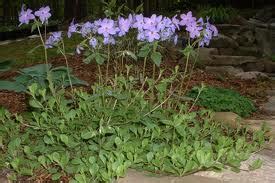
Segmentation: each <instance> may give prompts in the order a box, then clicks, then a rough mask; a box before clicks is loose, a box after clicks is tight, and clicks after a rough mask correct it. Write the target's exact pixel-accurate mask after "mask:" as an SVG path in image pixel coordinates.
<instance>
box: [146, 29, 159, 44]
mask: <svg viewBox="0 0 275 183" xmlns="http://www.w3.org/2000/svg"><path fill="white" fill-rule="evenodd" d="M145 36H146V39H147V41H148V42H150V43H152V42H154V41H155V40H159V39H160V35H159V33H158V31H157V30H147V31H146V32H145Z"/></svg>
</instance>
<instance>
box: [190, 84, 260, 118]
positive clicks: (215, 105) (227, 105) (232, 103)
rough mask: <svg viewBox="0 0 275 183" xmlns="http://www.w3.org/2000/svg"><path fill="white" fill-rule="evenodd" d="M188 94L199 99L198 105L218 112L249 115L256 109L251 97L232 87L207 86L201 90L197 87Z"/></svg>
mask: <svg viewBox="0 0 275 183" xmlns="http://www.w3.org/2000/svg"><path fill="white" fill-rule="evenodd" d="M188 96H189V97H192V98H194V99H197V104H198V105H200V106H203V107H206V108H208V109H212V110H214V111H217V112H228V111H230V112H235V113H236V114H239V115H240V116H242V117H247V116H249V115H250V114H251V113H252V112H254V111H255V106H254V104H253V102H252V101H251V100H250V99H248V98H246V97H244V96H242V95H240V94H239V93H238V92H236V91H234V90H230V89H224V88H215V87H205V88H204V89H203V90H202V91H201V92H200V89H199V88H198V87H195V88H193V89H192V90H191V91H190V92H189V93H188Z"/></svg>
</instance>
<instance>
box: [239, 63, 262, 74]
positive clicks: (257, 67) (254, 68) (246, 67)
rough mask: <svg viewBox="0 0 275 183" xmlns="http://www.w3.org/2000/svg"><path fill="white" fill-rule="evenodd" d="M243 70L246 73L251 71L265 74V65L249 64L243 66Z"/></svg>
mask: <svg viewBox="0 0 275 183" xmlns="http://www.w3.org/2000/svg"><path fill="white" fill-rule="evenodd" d="M241 68H242V69H243V70H244V71H245V72H250V71H258V72H264V70H265V64H264V62H249V63H245V64H242V65H241Z"/></svg>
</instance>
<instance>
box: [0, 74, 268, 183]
mask: <svg viewBox="0 0 275 183" xmlns="http://www.w3.org/2000/svg"><path fill="white" fill-rule="evenodd" d="M137 81H138V80H135V79H134V78H133V77H129V78H128V79H127V78H125V77H122V76H121V77H116V78H115V79H114V80H113V83H114V85H112V86H103V85H97V84H95V85H94V86H93V87H92V88H93V92H92V93H86V92H83V91H77V92H76V93H75V95H74V97H73V99H74V100H71V99H68V98H66V97H65V93H64V92H65V91H64V90H59V91H56V92H55V94H54V95H52V93H47V92H46V90H45V89H38V86H37V85H36V84H34V85H32V86H30V87H29V93H30V95H31V100H30V106H31V107H32V110H31V111H30V114H29V115H24V116H21V115H15V116H14V115H12V114H10V113H9V112H8V111H6V110H1V111H0V123H1V125H2V128H1V129H0V137H1V147H2V150H1V156H0V157H1V158H0V162H1V164H0V165H1V167H2V168H9V169H12V170H14V174H12V175H11V177H10V178H15V177H16V175H21V176H22V175H25V176H33V180H35V175H36V174H37V173H38V174H39V173H40V174H46V175H48V174H50V175H51V179H52V180H60V179H62V177H63V178H64V177H67V178H68V177H69V179H70V180H71V181H70V182H79V183H84V182H112V181H113V180H115V179H117V178H119V177H121V176H124V174H125V172H126V171H127V169H128V168H136V169H143V170H148V171H152V172H155V173H159V172H162V173H169V174H174V175H179V176H184V175H188V174H191V173H194V172H197V171H200V170H209V169H211V170H222V169H225V168H230V167H231V168H233V169H234V170H238V168H239V167H240V163H241V161H244V160H246V159H248V158H249V155H250V154H251V153H252V152H254V151H257V150H259V149H261V148H263V147H264V143H265V141H266V140H267V139H266V137H265V131H264V130H263V131H258V132H256V133H249V131H248V129H245V128H239V129H232V128H231V127H229V126H226V125H224V124H218V123H215V122H214V121H212V120H211V112H209V111H207V110H203V111H200V112H191V113H190V112H188V108H187V106H186V105H184V104H182V103H181V102H178V100H177V98H170V100H169V101H167V103H166V104H167V105H163V107H161V105H159V104H161V103H163V101H162V98H161V96H158V95H160V94H157V96H154V97H155V98H156V99H159V100H153V101H151V100H148V99H146V98H148V97H151V96H152V93H156V92H151V91H153V90H158V88H160V86H162V83H163V82H166V81H160V82H159V84H156V85H155V86H152V88H150V89H149V90H147V92H146V91H144V90H143V89H142V88H141V89H140V90H137V89H134V88H136V87H135V85H136V84H137ZM142 87H143V86H142ZM52 90H54V89H52ZM149 91H150V92H149ZM164 93H166V91H165V92H164ZM163 95H164V94H163ZM164 106H166V107H164ZM168 106H170V107H168ZM171 106H173V107H171Z"/></svg>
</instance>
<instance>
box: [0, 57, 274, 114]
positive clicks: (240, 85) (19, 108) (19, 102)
mask: <svg viewBox="0 0 275 183" xmlns="http://www.w3.org/2000/svg"><path fill="white" fill-rule="evenodd" d="M68 60H69V66H70V67H71V68H72V69H73V72H74V75H75V76H77V77H78V78H79V79H81V80H84V81H86V82H88V83H89V84H93V83H94V82H96V81H97V79H98V75H97V72H98V70H97V65H96V64H95V63H91V64H85V63H84V62H83V59H82V57H81V56H71V57H70V58H69V59H68ZM50 63H51V64H52V65H53V66H61V65H65V60H64V59H63V58H62V57H57V58H54V59H52V60H50ZM178 63H179V62H178V61H177V60H174V61H171V59H170V60H167V61H165V65H163V66H162V67H164V68H166V69H167V68H168V69H169V68H170V69H173V68H174V67H175V66H176V65H177V64H178ZM27 66H31V65H24V67H27ZM141 66H142V63H141ZM110 68H111V67H110ZM149 69H150V68H149ZM102 70H104V68H102ZM150 71H151V70H150ZM150 71H149V72H150ZM110 72H113V71H110ZM166 74H169V72H168V73H166ZM16 75H17V72H16V70H13V71H9V72H6V73H2V74H0V79H1V80H3V79H10V78H12V77H14V76H16ZM202 82H203V83H205V84H206V85H210V86H215V87H223V88H230V89H234V90H237V91H239V92H240V93H241V94H243V95H245V96H248V97H250V98H251V99H253V100H254V102H255V103H256V106H257V107H258V106H260V104H262V103H263V102H265V101H266V100H267V97H266V93H265V90H266V88H269V87H270V86H269V83H268V82H267V81H254V80H253V81H252V80H249V81H243V80H238V79H236V78H230V77H217V76H216V75H213V74H209V73H206V72H204V71H203V70H200V69H195V70H194V72H193V75H192V77H191V80H190V84H189V86H188V88H189V89H190V88H192V87H193V86H197V85H201V83H202ZM27 101H28V96H27V95H26V94H22V93H15V92H10V91H0V106H3V107H5V108H7V109H9V110H10V111H11V112H13V113H22V112H24V111H26V110H27ZM261 113H262V112H261V111H258V114H257V113H255V117H257V115H259V114H261Z"/></svg>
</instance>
